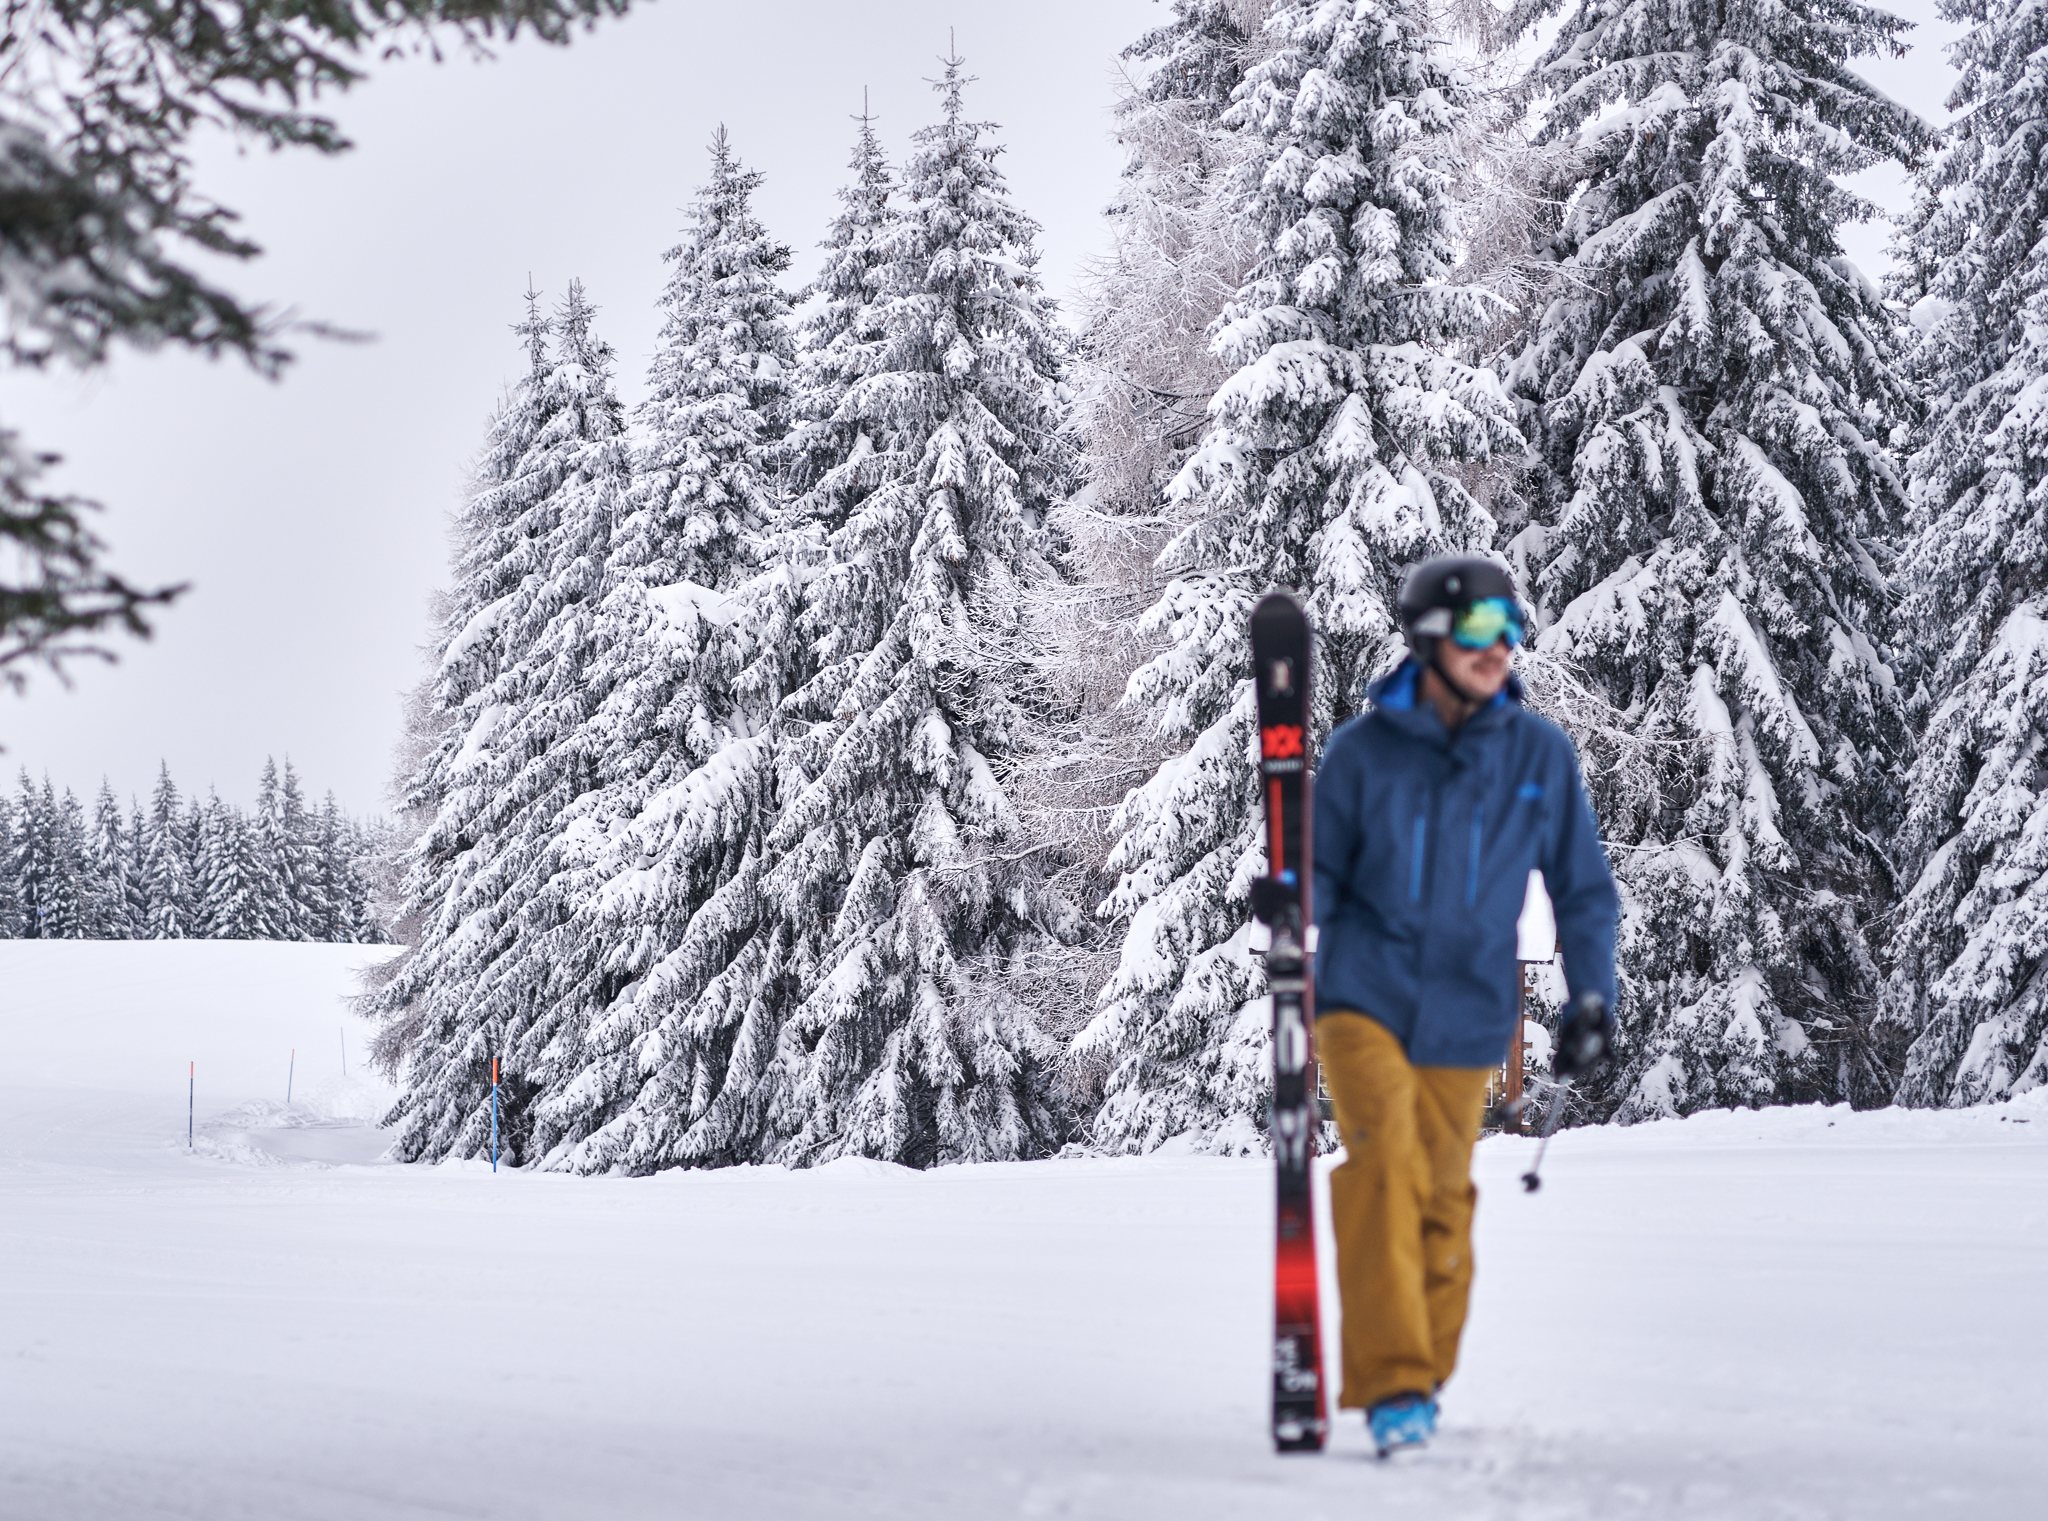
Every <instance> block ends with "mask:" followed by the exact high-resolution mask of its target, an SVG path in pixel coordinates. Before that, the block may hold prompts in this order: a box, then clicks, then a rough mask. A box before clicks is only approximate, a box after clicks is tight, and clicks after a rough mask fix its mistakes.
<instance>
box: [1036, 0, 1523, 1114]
mask: <svg viewBox="0 0 2048 1521" xmlns="http://www.w3.org/2000/svg"><path fill="white" fill-rule="evenodd" d="M1267 26H1268V29H1269V33H1270V39H1271V42H1272V43H1273V45H1274V51H1273V52H1272V53H1271V55H1270V56H1269V57H1268V58H1266V59H1265V60H1264V61H1263V62H1261V63H1260V64H1258V65H1257V66H1256V67H1254V68H1253V69H1252V70H1251V71H1250V72H1249V73H1247V74H1246V76H1245V78H1244V80H1243V81H1242V82H1241V84H1240V85H1239V86H1238V88H1237V90H1236V99H1235V103H1234V104H1233V105H1232V106H1231V107H1230V109H1229V111H1228V112H1227V113H1226V115H1225V117H1224V122H1225V124H1226V125H1227V126H1233V127H1235V128H1236V130H1238V131H1239V132H1241V133H1242V134H1244V135H1245V137H1246V140H1247V144H1246V153H1245V158H1244V162H1243V163H1242V165H1241V166H1240V168H1239V170H1238V173H1239V174H1240V175H1241V176H1242V182H1241V189H1242V194H1243V196H1244V202H1243V205H1244V212H1243V214H1244V216H1245V217H1246V218H1247V219H1248V221H1249V223H1250V225H1251V227H1252V228H1253V230H1254V231H1255V232H1256V234H1257V237H1258V247H1257V253H1256V256H1255V259H1254V262H1253V266H1252V269H1251V271H1250V274H1249V277H1248V278H1247V279H1246V281H1245V283H1244V285H1243V287H1242V288H1241V289H1240V290H1239V292H1238V293H1237V295H1236V297H1235V299H1234V300H1233V301H1232V302H1231V304H1230V305H1229V306H1228V307H1227V308H1226V309H1225V311H1224V312H1223V314H1222V316H1221V317H1220V318H1219V319H1218V321H1217V322H1216V324H1215V326H1214V330H1213V333H1212V343H1213V349H1214V352H1215V354H1216V355H1217V357H1218V358H1219V359H1220V360H1221V361H1222V363H1223V364H1224V365H1225V366H1226V367H1227V368H1228V369H1229V371H1230V378H1229V379H1228V380H1226V381H1225V382H1224V383H1223V384H1222V386H1221V387H1220V388H1219V389H1218V390H1217V392H1216V394H1215V396H1214V398H1213V399H1212V400H1211V401H1210V403H1209V407H1208V424H1207V430H1206V432H1205V434H1204V436H1203V438H1202V441H1201V443H1200V445H1199V446H1198V447H1197V448H1196V450H1195V452H1194V454H1193V455H1192V457H1191V458H1190V459H1189V460H1188V462H1187V464H1186V465H1185V466H1183V467H1182V469H1181V471H1180V473H1179V475H1178V476H1177V477H1176V479H1175V481H1174V483H1173V486H1172V488H1171V492H1170V497H1171V500H1172V504H1173V511H1174V512H1175V514H1176V516H1177V517H1178V518H1179V521H1180V524H1181V526H1180V528H1179V531H1178V532H1177V534H1176V535H1175V537H1174V538H1173V539H1172V540H1171V541H1170V543H1169V544H1168V546H1167V548H1166V551H1165V554H1164V555H1163V557H1162V562H1161V568H1162V570H1164V571H1165V572H1166V573H1168V574H1170V575H1171V577H1172V580H1171V581H1170V583H1169V584H1168V586H1167V587H1166V590H1165V592H1164V594H1163V595H1162V596H1161V597H1160V598H1159V600H1158V601H1157V603H1156V604H1155V605H1154V606H1153V607H1152V609H1151V610H1150V611H1149V612H1148V613H1146V614H1145V616H1144V618H1143V620H1142V622H1141V625H1140V627H1141V630H1142V631H1143V632H1144V633H1146V634H1147V635H1149V636H1150V637H1152V638H1155V639H1157V640H1158V641H1159V642H1160V643H1161V644H1162V645H1163V646H1164V648H1163V651H1162V653H1160V654H1159V655H1158V656H1157V657H1156V658H1154V659H1152V660H1150V661H1148V662H1147V663H1146V664H1145V665H1143V666H1142V667H1140V668H1139V670H1138V671H1137V672H1136V673H1135V674H1134V675H1133V676H1132V678H1131V680H1130V684H1129V687H1128V689H1127V694H1126V701H1127V702H1128V703H1129V704H1131V705H1132V706H1134V707H1136V708H1138V709H1140V710H1141V711H1144V712H1147V713H1149V714H1152V715H1153V716H1154V721H1155V724H1156V727H1157V730H1158V732H1159V734H1160V735H1161V737H1162V738H1164V739H1165V740H1166V741H1168V742H1169V743H1171V744H1173V745H1174V746H1176V747H1177V749H1178V750H1179V753H1178V754H1176V755H1175V756H1174V757H1173V758H1172V759H1170V760H1169V761H1168V762H1167V763H1166V764H1165V765H1164V766H1163V767H1161V769H1160V770H1159V771H1158V773H1157V774H1156V775H1155V776H1154V777H1153V778H1152V779H1151V780H1150V781H1149V782H1147V783H1145V784H1144V785H1143V786H1142V787H1139V788H1138V789H1136V790H1135V791H1133V792H1132V793H1131V794H1130V796H1129V797H1128V798H1127V799H1126V801H1125V803H1124V805H1123V807H1122V808H1121V810H1120V811H1119V813H1118V815H1117V817H1116V820H1115V824H1116V827H1117V829H1118V830H1119V831H1120V839H1119V842H1118V844H1117V846H1116V848H1115V850H1114V852H1113V854H1112V855H1111V858H1110V868H1111V870H1112V871H1114V872H1115V873H1116V874H1117V876H1118V881H1117V886H1116V888H1115V890H1114V891H1113V893H1112V894H1111V895H1110V897H1109V899H1108V900H1107V902H1106V903H1105V905H1104V909H1103V912H1104V913H1105V914H1107V915H1110V916H1113V917H1115V918H1118V919H1121V920H1124V921H1126V922H1127V923H1128V930H1127V932H1126V935H1125V939H1124V945H1123V951H1122V955H1121V958H1120V961H1119V964H1118V967H1117V970H1116V972H1115V974H1114V976H1113V977H1112V978H1111V980H1110V982H1109V984H1108V986H1107V987H1106V988H1104V990H1103V992H1102V995H1101V998H1100V1000H1099V1003H1098V1006H1097V1010H1096V1013H1095V1016H1094V1018H1093V1019H1092V1020H1091V1022H1090V1023H1089V1024H1088V1026H1087V1027H1086V1028H1085V1029H1084V1030H1083V1031H1082V1032H1081V1033H1080V1035H1079V1036H1078V1037H1077V1039H1076V1041H1075V1043H1074V1051H1075V1054H1076V1056H1077V1057H1079V1058H1080V1059H1081V1060H1082V1061H1084V1062H1087V1063H1092V1064H1095V1065H1097V1066H1098V1067H1099V1068H1100V1069H1102V1071H1103V1093H1104V1103H1103V1106H1102V1108H1101V1110H1100V1111H1099V1112H1098V1114H1097V1116H1096V1119H1095V1124H1094V1133H1095V1138H1096V1140H1097V1141H1098V1143H1099V1144H1103V1145H1107V1146H1110V1147H1114V1148H1118V1149H1147V1148H1149V1147H1151V1146H1154V1145H1156V1144H1158V1142H1160V1141H1161V1140H1164V1139H1165V1138H1167V1137H1168V1136H1171V1135H1175V1134H1180V1133H1184V1132H1190V1131H1192V1132H1199V1133H1202V1134H1205V1135H1209V1136H1212V1137H1218V1136H1220V1139H1219V1141H1218V1144H1223V1145H1244V1144H1251V1143H1253V1142H1254V1141H1255V1140H1256V1129H1257V1127H1258V1126H1260V1125H1262V1124H1263V1116H1264V1111H1265V1094H1266V1092H1267V1089H1268V1087H1269V1083H1270V1079H1269V1077H1268V1075H1267V1067H1268V1063H1267V1061H1266V1045H1267V1040H1268V1033H1267V1022H1268V1016H1267V1012H1266V1009H1265V1005H1264V1003H1263V1001H1262V1000H1260V998H1259V995H1260V993H1261V992H1262V990H1263V980H1264V979H1263V974H1262V972H1261V971H1260V970H1259V967H1258V964H1257V962H1256V960H1255V959H1254V958H1253V957H1252V956H1251V955H1250V953H1249V946H1248V944H1247V937H1246V933H1245V926H1246V922H1247V919H1248V897H1247V895H1248V892H1249V888H1250V883H1251V880H1252V878H1253V877H1254V876H1255V875H1257V874H1258V873H1259V872H1261V871H1262V870H1263V869H1264V868H1263V854H1262V851H1263V846H1262V844H1261V841H1260V836H1259V831H1258V827H1257V798H1256V795H1255V793H1256V788H1255V782H1254V777H1255V765H1254V760H1253V744H1254V728H1255V722H1254V713H1253V701H1252V691H1251V680H1250V677H1251V659H1250V648H1249V643H1248V637H1247V627H1248V623H1249V619H1250V614H1251V609H1252V605H1253V603H1254V602H1255V601H1256V600H1257V599H1258V597H1259V596H1260V595H1261V594H1262V593H1263V592H1265V591H1266V590H1267V589H1268V588H1270V587H1273V586H1284V587H1290V588H1293V589H1295V590H1297V591H1298V592H1299V593H1300V594H1301V595H1302V596H1303V597H1304V599H1305V601H1306V603H1307V606H1308V609H1309V614H1310V617H1311V619H1312V620H1313V622H1314V624H1315V629H1316V640H1317V647H1316V655H1317V660H1318V682H1319V685H1318V687H1317V690H1316V709H1315V715H1314V721H1315V732H1316V737H1317V739H1318V742H1319V741H1320V739H1321V737H1322V736H1323V735H1326V734H1327V733H1328V732H1329V729H1330V727H1331V725H1332V724H1333V723H1335V722H1338V721H1341V720H1342V719H1343V718H1345V717H1348V716H1349V715H1350V714H1351V713H1353V712H1354V711H1356V710H1357V708H1358V706H1359V704H1360V702H1361V700H1362V696H1363V690H1364V687H1365V684H1366V682H1367V681H1368V680H1369V679H1370V678H1371V677H1372V676H1374V675H1375V674H1377V673H1379V672H1381V671H1383V670H1385V669H1387V668H1388V667H1390V666H1391V665H1392V664H1394V663H1395V662H1396V661H1397V660H1398V659H1399V656H1400V653H1401V645H1400V632H1399V627H1398V623H1397V620H1396V617H1395V614H1394V594H1395V590H1396V588H1397V585H1398V581H1399V577H1400V575H1401V572H1402V570H1403V569H1404V568H1405V567H1406V566H1407V565H1409V564H1410V563H1412V562H1413V561H1415V560H1418V559H1421V558H1423V557H1425V556H1427V555H1430V554H1433V553H1437V552H1440V551H1444V550H1448V549H1453V548H1471V547H1478V546H1483V545H1484V544H1486V542H1487V541H1488V539H1489V537H1490V535H1491V531H1492V524H1491V521H1490V520H1489V519H1488V518H1487V516H1486V514H1485V513H1484V512H1483V511H1482V510H1481V509H1480V508H1479V507H1478V506H1477V504H1475V503H1474V502H1473V501H1472V499H1471V498H1470V497H1469V496H1468V495H1467V494H1466V492H1465V491H1464V490H1463V488H1462V487H1461V486H1460V485H1459V484H1458V483H1457V481H1456V480H1455V479H1453V478H1452V477H1450V476H1449V475H1447V474H1445V473H1444V471H1443V469H1442V466H1443V465H1444V464H1445V463H1447V462H1450V461H1454V460H1461V459H1476V458H1484V457H1486V456H1487V455H1488V454H1489V452H1490V451H1492V450H1493V449H1495V448H1498V447H1503V446H1505V447H1510V448H1519V440H1518V439H1517V438H1516V435H1515V432H1514V428H1513V422H1512V414H1511V412H1510V410H1509V408H1508V405H1507V402H1506V400H1505V398H1504V397H1503V396H1502V394H1501V391H1500V387H1499V385H1498V383H1497V382H1496V380H1495V378H1494V377H1493V376H1492V374H1490V373H1489V372H1487V371H1484V370H1481V369H1477V368H1474V367H1472V366H1470V365H1468V364H1465V363H1463V362H1460V361H1458V360H1457V359H1455V358H1453V357H1451V355H1450V354H1449V352H1448V349H1449V346H1450V345H1451V344H1452V343H1453V342H1454V341H1455V340H1456V339H1457V338H1458V337H1459V336H1460V335H1461V334H1463V333H1465V332H1467V331H1469V330H1470V329H1471V328H1472V327H1474V326H1475V325H1476V324H1477V323H1478V322H1479V321H1480V320H1481V312H1480V311H1479V304H1480V303H1479V301H1478V299H1477V297H1476V296H1475V294H1474V293H1472V292H1469V291H1466V290H1463V289H1462V288H1460V287H1459V286H1458V285H1457V284H1456V283H1455V277H1454V265H1455V262H1456V256H1455V248H1454V241H1453V238H1454V227H1453V220H1452V210H1451V206H1450V203H1449V198H1448V196H1447V194H1446V188H1447V185H1448V183H1449V181H1450V179H1451V177H1452V176H1453V175H1454V174H1455V172H1456V170H1457V161H1456V155H1455V152H1454V148H1453V139H1452V136H1451V134H1452V133H1453V131H1454V130H1455V129H1456V128H1457V126H1458V124H1459V122H1460V119H1461V113H1462V112H1463V111H1464V109H1465V101H1464V94H1463V87H1462V84H1461V81H1460V78H1459V76H1458V75H1457V74H1456V72H1455V71H1454V70H1453V69H1452V68H1451V66H1450V65H1449V63H1448V62H1447V61H1445V59H1444V58H1443V56H1442V55H1441V52H1440V50H1439V45H1438V44H1437V43H1436V42H1435V41H1434V40H1433V36H1432V30H1433V29H1432V26H1431V24H1430V19H1429V16H1428V13H1427V12H1426V11H1425V10H1423V9H1422V8H1421V7H1419V6H1416V5H1411V4H1409V3H1406V0H1355V3H1348V4H1346V3H1339V4H1330V3H1320V0H1318V3H1307V0H1302V3H1291V4H1282V5H1279V6H1277V7H1275V9H1274V12H1273V14H1272V16H1271V18H1270V20H1269V21H1268V23H1267Z"/></svg>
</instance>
